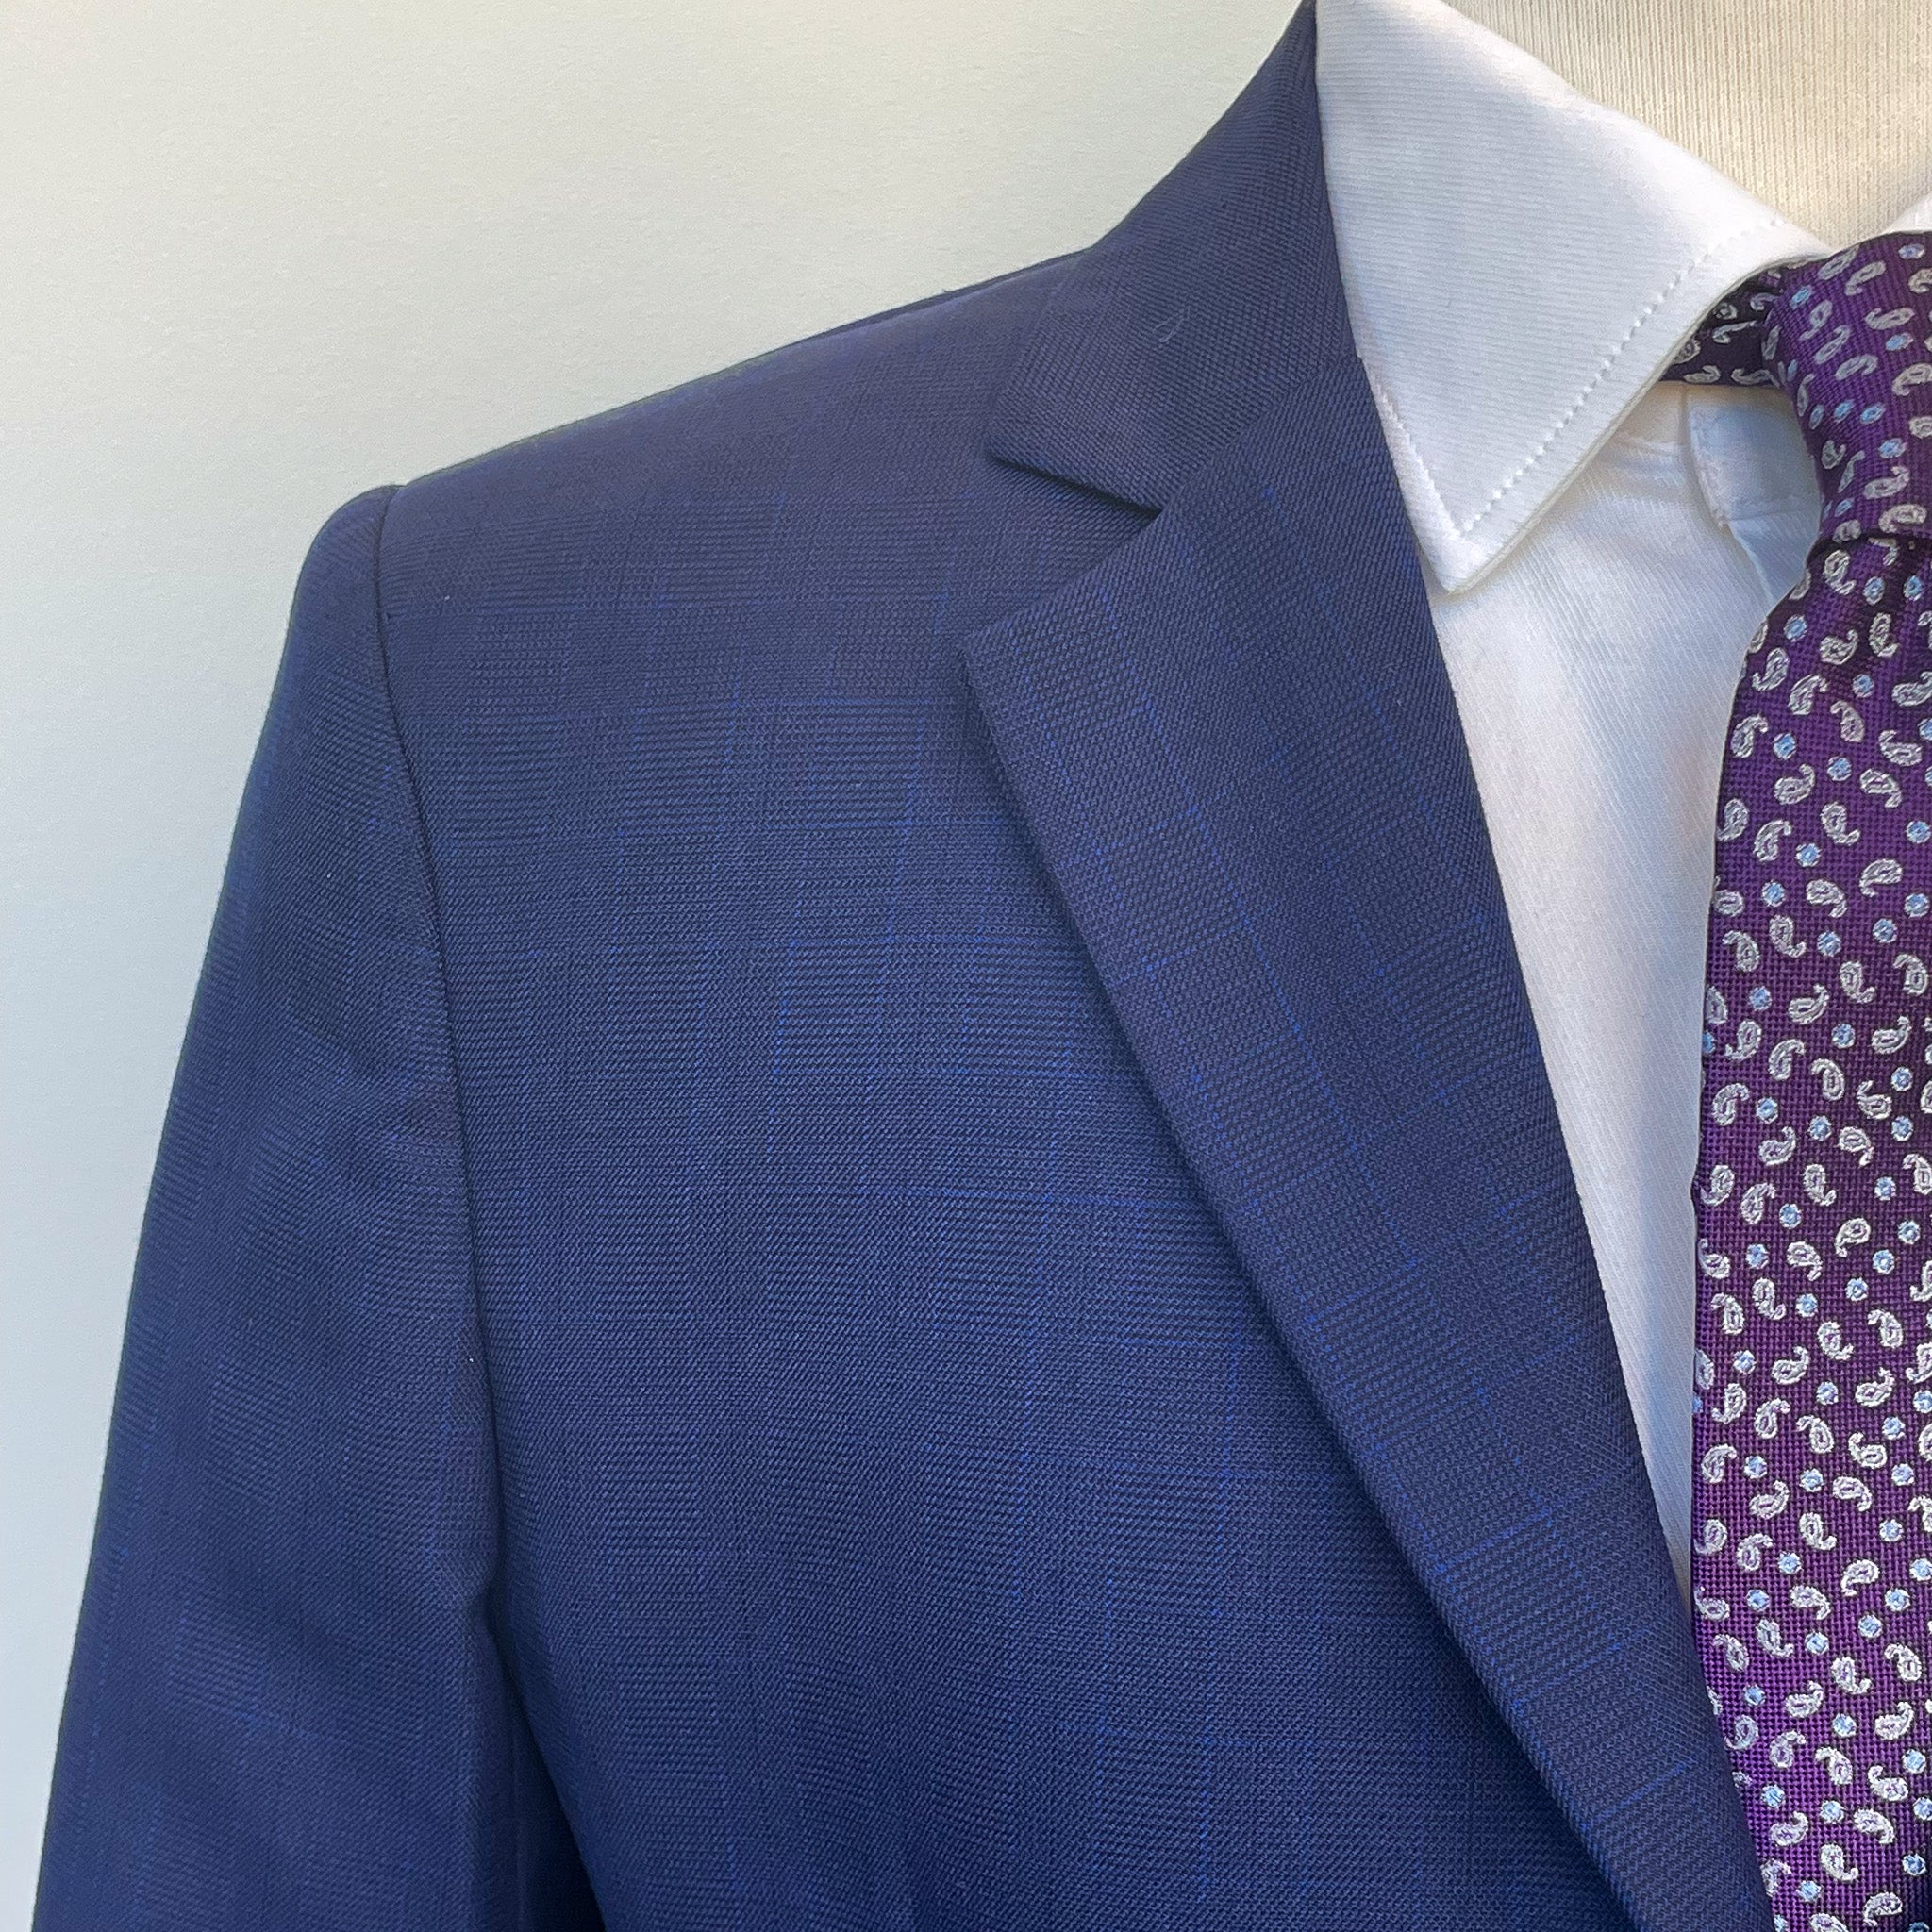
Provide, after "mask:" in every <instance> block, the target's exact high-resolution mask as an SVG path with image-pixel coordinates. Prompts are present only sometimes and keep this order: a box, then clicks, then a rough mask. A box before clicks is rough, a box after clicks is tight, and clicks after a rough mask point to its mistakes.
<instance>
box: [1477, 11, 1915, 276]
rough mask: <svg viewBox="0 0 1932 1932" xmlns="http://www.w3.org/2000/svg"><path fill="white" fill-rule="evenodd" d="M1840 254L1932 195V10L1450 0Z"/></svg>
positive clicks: (1569, 79)
mask: <svg viewBox="0 0 1932 1932" xmlns="http://www.w3.org/2000/svg"><path fill="white" fill-rule="evenodd" d="M1452 4H1454V5H1455V6H1456V7H1457V10H1458V11H1460V12H1462V13H1464V14H1467V15H1468V16H1469V18H1470V19H1472V20H1474V21H1475V22H1477V23H1478V24H1479V25H1483V26H1487V27H1490V28H1491V29H1492V30H1493V31H1495V32H1496V33H1499V34H1501V35H1502V36H1503V37H1504V39H1505V40H1508V41H1513V42H1515V43H1516V44H1517V45H1518V46H1519V47H1522V48H1523V49H1524V51H1525V52H1526V53H1529V54H1533V55H1534V56H1535V57H1536V58H1538V59H1539V60H1541V62H1542V63H1543V64H1544V65H1545V66H1546V67H1550V68H1553V69H1555V71H1556V72H1557V74H1559V75H1562V77H1563V78H1564V79H1565V80H1567V81H1568V82H1569V83H1570V84H1571V86H1572V87H1574V88H1575V89H1576V90H1577V91H1578V92H1580V93H1584V94H1587V95H1589V96H1590V98H1591V99H1592V100H1595V101H1600V102H1601V103H1602V104H1603V105H1604V106H1605V107H1608V108H1617V109H1619V110H1620V111H1621V112H1623V113H1625V114H1628V115H1630V116H1631V118H1632V119H1634V120H1638V121H1641V122H1643V123H1644V124H1645V125H1648V126H1650V127H1654V128H1655V129H1656V130H1657V132H1658V133H1659V134H1662V135H1664V136H1665V137H1666V138H1667V139H1669V140H1671V141H1674V142H1676V143H1677V145H1678V146H1679V147H1684V148H1689V149H1690V151H1691V153H1692V154H1694V155H1697V156H1699V157H1700V158H1702V159H1704V160H1707V161H1708V162H1709V163H1710V164H1711V166H1712V167H1714V168H1716V169H1717V170H1719V172H1720V173H1722V174H1724V175H1729V176H1730V178H1731V179H1732V180H1733V181H1735V182H1736V183H1737V184H1738V185H1739V186H1740V188H1743V189H1745V190H1747V191H1748V192H1751V193H1753V194H1755V195H1756V196H1757V198H1758V199H1759V200H1760V201H1763V202H1765V203H1767V204H1768V205H1769V206H1770V207H1772V208H1775V209H1777V211H1778V212H1779V213H1780V214H1783V215H1785V216H1787V217H1789V218H1790V220H1792V221H1794V222H1797V223H1798V224H1799V225H1801V226H1803V227H1806V228H1808V229H1810V230H1811V232H1812V233H1813V234H1815V235H1816V236H1818V237H1819V239H1820V240H1821V241H1824V242H1831V243H1834V244H1837V243H1841V242H1851V241H1856V240H1857V239H1858V238H1859V237H1860V236H1863V235H1868V234H1871V233H1873V232H1874V231H1875V230H1878V229H1881V228H1883V227H1885V226H1886V225H1888V224H1889V223H1890V221H1891V220H1892V218H1893V217H1894V216H1895V215H1896V214H1897V213H1898V212H1899V211H1900V209H1902V208H1907V207H1908V206H1909V205H1910V204H1911V203H1912V202H1915V201H1917V200H1918V199H1919V198H1920V197H1921V196H1922V195H1924V194H1925V193H1926V192H1928V191H1932V114H1928V113H1927V112H1926V106H1925V104H1926V102H1927V100H1928V99H1932V9H1928V8H1927V7H1926V4H1925V0H1855V4H1848V0H1452Z"/></svg>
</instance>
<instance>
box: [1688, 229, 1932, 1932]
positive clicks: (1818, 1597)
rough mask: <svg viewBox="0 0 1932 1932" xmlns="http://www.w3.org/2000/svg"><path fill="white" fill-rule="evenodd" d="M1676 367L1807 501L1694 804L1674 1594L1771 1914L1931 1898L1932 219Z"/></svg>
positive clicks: (1893, 1916)
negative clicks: (1746, 392)
mask: <svg viewBox="0 0 1932 1932" xmlns="http://www.w3.org/2000/svg"><path fill="white" fill-rule="evenodd" d="M1667 374H1668V376H1669V378H1670V379H1673V380H1675V381H1679V382H1688V383H1722V384H1730V385H1742V386H1748V387H1760V386H1771V387H1775V388H1777V389H1780V390H1782V391H1784V393H1785V394H1786V395H1787V396H1789V397H1790V401H1791V403H1792V406H1793V407H1794V408H1795V409H1796V410H1797V413H1798V420H1799V422H1800V424H1801V425H1802V426H1803V428H1804V431H1805V435H1806V440H1807V444H1808V445H1809V447H1810V450H1811V453H1812V456H1813V458H1814V461H1815V462H1816V464H1817V467H1818V474H1819V482H1820V488H1821V490H1822V491H1823V492H1824V513H1823V518H1822V522H1821V527H1820V533H1819V537H1818V540H1817V541H1816V542H1815V543H1814V545H1813V546H1812V549H1811V552H1810V554H1809V556H1808V558H1807V561H1806V567H1805V572H1804V575H1803V576H1802V577H1801V578H1800V580H1799V582H1798V583H1797V584H1796V585H1795V586H1794V587H1793V588H1792V590H1791V591H1790V592H1788V593H1787V594H1786V595H1785V596H1784V597H1783V598H1782V599H1780V601H1779V602H1778V604H1777V605H1776V607H1775V608H1774V609H1773V610H1772V612H1771V614H1770V616H1769V617H1768V618H1767V619H1766V621H1765V623H1764V624H1763V625H1761V626H1760V627H1759V629H1758V631H1757V636H1756V637H1755V638H1754V639H1753V640H1752V641H1751V644H1750V647H1749V651H1748V653H1747V656H1746V659H1745V665H1744V671H1743V675H1742V676H1741V678H1740V682H1739V686H1738V695H1737V700H1736V703H1735V705H1734V707H1733V710H1732V715H1731V727H1730V735H1729V738H1728V741H1727V750H1726V755H1725V758H1724V766H1723V775H1722V783H1721V787H1720V794H1719V805H1718V824H1717V841H1716V854H1717V863H1716V877H1715V883H1714V889H1713V892H1712V899H1711V921H1710V937H1709V944H1708V951H1707V961H1708V963H1707V981H1708V988H1707V996H1706V1003H1705V1018H1706V1032H1705V1042H1704V1050H1705V1074H1704V1089H1703V1106H1704V1117H1703V1124H1702V1130H1701V1146H1700V1155H1699V1161H1698V1173H1697V1176H1696V1184H1695V1199H1696V1208H1697V1224H1698V1248H1697V1255H1698V1270H1699V1282H1698V1317H1697V1354H1696V1388H1695V1391H1694V1393H1693V1397H1692V1400H1693V1402H1694V1404H1695V1408H1696V1415H1695V1423H1694V1451H1693V1453H1694V1457H1695V1474H1694V1487H1695V1491H1696V1495H1697V1510H1696V1514H1697V1518H1698V1520H1699V1522H1700V1523H1701V1524H1703V1528H1702V1531H1701V1533H1700V1534H1699V1536H1698V1538H1697V1541H1696V1544H1695V1547H1694V1556H1693V1562H1694V1583H1695V1589H1694V1601H1695V1607H1696V1611H1697V1618H1698V1637H1699V1642H1700V1648H1701V1649H1702V1651H1703V1654H1704V1667H1705V1676H1706V1681H1707V1685H1708V1687H1709V1691H1710V1701H1711V1707H1712V1709H1713V1710H1714V1711H1715V1713H1716V1715H1717V1721H1718V1724H1719V1727H1720V1730H1721V1732H1722V1735H1723V1737H1724V1744H1725V1746H1726V1749H1727V1751H1728V1753H1729V1755H1730V1759H1731V1764H1732V1768H1733V1775H1734V1777H1735V1778H1736V1780H1737V1784H1738V1788H1739V1792H1740V1797H1741V1799H1742V1801H1743V1805H1744V1810H1745V1815H1746V1817H1747V1819H1748V1820H1749V1822H1750V1824H1751V1829H1752V1833H1753V1836H1754V1838H1755V1839H1756V1840H1757V1847H1758V1853H1759V1857H1760V1860H1761V1864H1762V1871H1763V1874H1764V1881H1765V1886H1766V1889H1767V1890H1768V1891H1769V1893H1770V1895H1771V1899H1772V1906H1773V1910H1774V1915H1775V1923H1776V1924H1777V1926H1778V1927H1779V1932H1862V1928H1868V1927H1874V1926H1882V1927H1887V1928H1894V1927H1895V1928H1897V1932H1927V1925H1928V1923H1932V1879H1928V1876H1927V1866H1928V1857H1932V1769H1928V1767H1932V1696H1928V1695H1927V1694H1926V1693H1927V1691H1928V1690H1932V1686H1928V1684H1927V1682H1926V1659H1927V1658H1928V1657H1932V1240H1928V1239H1927V1232H1928V1230H1932V992H1928V988H1932V971H1928V968H1927V965H1926V960H1927V958H1932V918H1928V913H1932V842H1928V841H1932V235H1920V234H1890V235H1881V236H1879V237H1877V238H1875V239H1874V240H1872V241H1869V242H1861V243H1859V244H1857V246H1856V247H1853V248H1848V249H1846V250H1844V251H1843V252H1842V253H1840V254H1838V255H1834V256H1832V257H1831V258H1829V259H1827V260H1821V261H1808V262H1802V263H1797V264H1793V265H1788V266H1786V267H1782V268H1776V269H1772V270H1770V271H1768V272H1766V273H1765V274H1764V275H1759V276H1757V277H1756V278H1755V279H1754V280H1753V281H1751V282H1750V283H1747V284H1746V285H1745V286H1744V287H1743V288H1741V289H1740V290H1739V291H1736V292H1734V293H1733V294H1732V295H1730V296H1729V297H1727V298H1726V299H1725V300H1724V302H1721V303H1720V304H1719V305H1718V307H1717V308H1715V309H1714V310H1713V311H1712V313H1711V315H1710V317H1709V318H1708V319H1707V322H1706V323H1705V325H1704V326H1703V327H1702V328H1701V330H1700V331H1699V333H1698V334H1697V335H1695V336H1693V337H1692V338H1691V340H1690V341H1688V342H1686V343H1685V344H1684V346H1683V348H1682V349H1681V350H1680V351H1679V353H1678V356H1677V358H1675V360H1674V363H1673V365H1672V367H1671V369H1670V370H1669V371H1668V372H1667Z"/></svg>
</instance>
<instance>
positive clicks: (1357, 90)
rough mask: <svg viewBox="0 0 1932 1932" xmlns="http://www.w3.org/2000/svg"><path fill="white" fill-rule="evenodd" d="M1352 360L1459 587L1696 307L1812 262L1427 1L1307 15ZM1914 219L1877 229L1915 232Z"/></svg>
mask: <svg viewBox="0 0 1932 1932" xmlns="http://www.w3.org/2000/svg"><path fill="white" fill-rule="evenodd" d="M1318 7H1319V11H1318V15H1317V34H1316V86H1317V92H1318V98H1319V102H1320V108H1321V118H1322V146H1323V158H1324V166H1325V169H1326V172H1327V177H1328V193H1329V201H1330V205H1331V208H1332V211H1333V214H1334V220H1335V231H1336V242H1337V245H1338V248H1339V250H1340V254H1341V273H1342V280H1343V284H1344V287H1345V289H1346V291H1347V295H1348V305H1349V315H1350V320H1351V323H1352V325H1353V326H1354V330H1355V336H1356V345H1357V349H1358V351H1359V352H1360V355H1361V358H1362V361H1363V363H1364V365H1365V366H1366V368H1367V370H1368V375H1369V382H1370V385H1371V387H1372V389H1373V390H1374V396H1375V401H1376V405H1377V407H1378V408H1380V410H1381V414H1382V421H1383V425H1384V428H1385V430H1386V433H1387V435H1388V440H1389V446H1390V451H1391V456H1392V458H1393V459H1394V464H1395V471H1396V475H1397V477H1398V479H1399V481H1400V483H1401V487H1402V492H1403V497H1404V501H1405V503H1406V504H1407V509H1408V513H1409V519H1410V522H1411V523H1412V524H1413V525H1414V527H1415V533H1416V539H1417V541H1418V543H1419V545H1420V547H1421V549H1422V552H1423V555H1424V558H1426V559H1427V561H1428V564H1429V567H1430V569H1431V571H1432V572H1433V573H1434V575H1435V576H1436V578H1437V580H1438V581H1439V582H1440V583H1441V586H1442V587H1443V588H1444V589H1445V590H1452V591H1454V590H1460V589H1462V588H1463V587H1464V586H1466V585H1468V584H1470V583H1472V582H1473V581H1474V579H1475V578H1476V577H1477V576H1478V575H1480V574H1481V573H1482V572H1483V571H1485V570H1487V569H1488V568H1489V567H1490V566H1491V564H1493V563H1494V562H1495V561H1496V560H1497V559H1498V558H1501V557H1502V556H1503V554H1504V553H1505V552H1506V551H1507V549H1508V548H1509V546H1510V545H1511V544H1512V543H1513V542H1514V541H1516V539H1517V538H1519V537H1520V536H1521V535H1522V534H1523V533H1524V530H1526V529H1527V528H1528V526H1529V525H1530V524H1531V523H1532V522H1533V521H1534V519H1535V518H1536V517H1537V515H1538V514H1539V512H1540V511H1541V510H1542V509H1543V508H1545V507H1546V506H1547V505H1548V504H1549V503H1550V501H1551V500H1552V499H1553V498H1554V497H1555V496H1556V495H1557V492H1558V491H1561V490H1562V488H1563V487H1564V485H1565V484H1566V483H1568V482H1569V481H1570V479H1571V478H1572V477H1574V475H1576V473H1577V471H1578V470H1580V469H1581V468H1582V467H1583V465H1584V464H1585V463H1586V462H1587V461H1588V460H1589V458H1590V457H1591V455H1592V454H1593V453H1594V451H1595V450H1596V449H1597V448H1598V447H1599V446H1600V445H1601V444H1602V443H1603V441H1605V439H1606V438H1607V437H1608V435H1609V434H1610V432H1611V431H1612V430H1613V429H1614V428H1615V427H1616V426H1617V424H1618V423H1619V421H1620V420H1621V419H1622V418H1623V417H1624V414H1625V412H1626V411H1627V410H1628V409H1629V408H1630V407H1631V406H1632V405H1633V404H1634V403H1635V402H1636V401H1637V400H1638V398H1639V397H1640V396H1641V395H1642V394H1643V392H1644V391H1646V390H1647V389H1649V387H1650V386H1651V385H1652V384H1653V383H1654V382H1656V381H1657V377H1658V375H1660V374H1661V372H1662V371H1663V369H1664V367H1665V366H1666V364H1667V363H1668V362H1669V361H1670V358H1671V356H1672V354H1673V352H1674V350H1675V349H1676V347H1677V345H1678V344H1679V343H1680V342H1681V341H1683V339H1684V337H1686V336H1687V335H1689V334H1690V333H1691V331H1692V330H1693V329H1694V328H1695V326H1696V325H1697V324H1698V322H1699V321H1700V320H1701V319H1702V318H1703V316H1704V315H1705V313H1706V311H1707V310H1708V308H1710V306H1711V305H1712V303H1714V302H1715V301H1716V300H1717V299H1718V297H1719V296H1721V295H1723V294H1724V292H1725V291H1727V290H1729V289H1731V288H1733V287H1735V286H1736V285H1737V284H1738V283H1739V282H1740V281H1741V280H1743V279H1744V278H1745V277H1746V276H1747V275H1753V274H1755V273H1756V272H1757V270H1758V269H1761V268H1764V267H1766V266H1768V265H1769V264H1771V263H1772V262H1775V261H1788V260H1790V259H1792V258H1796V257H1801V256H1809V255H1821V254H1824V253H1826V252H1827V251H1826V247H1825V244H1824V242H1821V241H1819V240H1818V239H1817V238H1816V237H1815V236H1813V235H1811V234H1810V233H1808V232H1807V230H1805V229H1804V228H1801V227H1799V226H1798V225H1796V224H1795V223H1792V222H1790V221H1788V220H1786V219H1785V217H1783V216H1782V215H1780V214H1778V213H1777V212H1776V210H1775V209H1774V208H1767V207H1766V206H1765V205H1764V204H1763V203H1762V202H1760V201H1758V200H1757V199H1755V198H1754V197H1753V196H1752V195H1750V194H1747V193H1746V192H1744V191H1743V190H1742V189H1741V188H1740V187H1738V186H1737V184H1736V183H1735V182H1733V181H1731V180H1729V179H1728V178H1726V177H1725V176H1724V175H1721V174H1719V173H1718V172H1717V170H1715V169H1714V168H1711V167H1709V166H1708V165H1707V164H1706V163H1705V162H1704V161H1701V160H1699V159H1698V158H1696V156H1694V155H1692V154H1690V153H1688V152H1687V151H1686V150H1685V149H1683V148H1680V147H1678V146H1677V145H1676V144H1675V143H1674V142H1671V141H1667V140H1666V139H1665V138H1664V137H1663V136H1662V135H1660V134H1658V133H1657V132H1656V131H1655V130H1653V129H1651V128H1649V127H1646V126H1645V125H1643V124H1642V123H1641V122H1639V121H1635V120H1632V119H1631V118H1630V117H1629V116H1628V115H1625V114H1620V113H1618V112H1616V111H1615V110H1613V109H1611V108H1606V107H1603V106H1601V105H1600V104H1599V103H1597V102H1595V101H1591V100H1590V99H1588V98H1587V97H1586V96H1584V95H1583V94H1580V93H1578V92H1576V90H1575V89H1574V88H1573V87H1571V86H1570V85H1569V84H1568V83H1567V82H1565V81H1563V80H1561V79H1560V78H1558V77H1557V75H1555V74H1553V73H1552V72H1551V71H1550V70H1549V69H1548V68H1547V67H1545V66H1543V64H1542V63H1541V61H1539V60H1536V59H1534V58H1532V57H1531V56H1529V55H1527V54H1525V53H1524V52H1523V51H1522V50H1521V49H1520V48H1518V47H1516V46H1514V45H1513V44H1511V43H1510V42H1507V41H1506V40H1504V39H1502V38H1501V37H1500V36H1499V35H1497V34H1494V33H1491V31H1490V30H1489V29H1488V28H1486V27H1482V26H1478V25H1476V24H1475V23H1474V21H1471V20H1469V19H1467V18H1466V17H1465V16H1464V15H1462V14H1460V13H1458V12H1457V11H1456V10H1455V9H1454V8H1451V7H1449V6H1447V5H1445V4H1444V0H1318ZM1921 211H1924V212H1927V213H1932V204H1926V203H1922V204H1920V205H1919V209H1917V210H1912V211H1908V217H1907V218H1901V220H1900V222H1899V223H1898V224H1896V225H1898V226H1909V225H1921V224H1920V222H1919V220H1918V219H1917V217H1918V215H1919V214H1920V212H1921Z"/></svg>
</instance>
